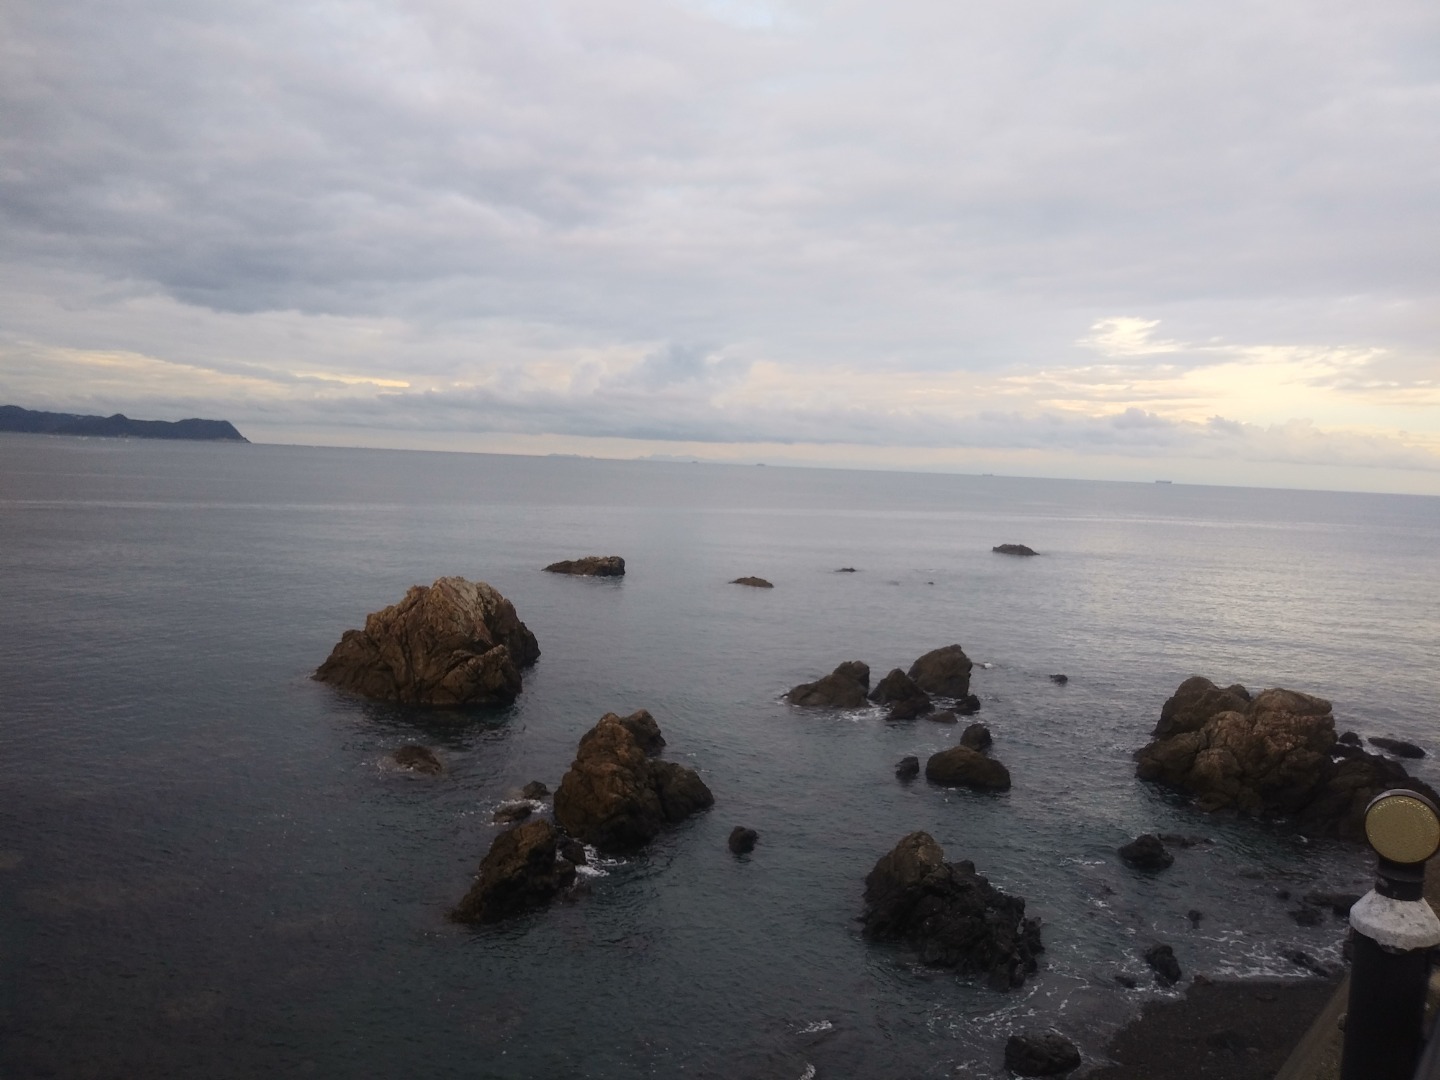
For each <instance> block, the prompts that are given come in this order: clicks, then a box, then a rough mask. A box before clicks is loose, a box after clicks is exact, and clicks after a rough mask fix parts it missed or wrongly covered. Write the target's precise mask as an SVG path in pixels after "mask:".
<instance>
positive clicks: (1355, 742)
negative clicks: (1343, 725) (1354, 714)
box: [1335, 731, 1360, 746]
mask: <svg viewBox="0 0 1440 1080" xmlns="http://www.w3.org/2000/svg"><path fill="white" fill-rule="evenodd" d="M1335 741H1336V742H1340V743H1344V744H1345V745H1346V746H1359V745H1360V736H1359V735H1356V734H1355V732H1353V731H1346V732H1342V733H1341V734H1340V736H1339V737H1338V738H1337V739H1336V740H1335Z"/></svg>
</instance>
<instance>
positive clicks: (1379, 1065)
mask: <svg viewBox="0 0 1440 1080" xmlns="http://www.w3.org/2000/svg"><path fill="white" fill-rule="evenodd" d="M1385 800H1388V805H1387V806H1383V807H1381V813H1379V814H1376V815H1375V816H1374V821H1375V822H1376V824H1375V826H1374V827H1372V825H1371V823H1370V814H1371V810H1374V809H1375V808H1376V807H1377V806H1381V804H1382V801H1385ZM1366 814H1367V825H1366V835H1367V838H1368V839H1369V840H1370V843H1371V845H1372V846H1373V847H1374V848H1375V849H1376V851H1377V853H1378V854H1379V855H1380V865H1379V873H1378V875H1377V877H1376V881H1375V888H1374V889H1373V890H1371V891H1370V892H1368V893H1366V894H1365V895H1364V896H1363V897H1361V898H1360V900H1359V901H1358V902H1357V903H1356V904H1355V906H1354V907H1352V908H1351V909H1350V927H1351V929H1352V930H1353V931H1354V933H1353V934H1352V938H1351V940H1352V941H1353V943H1354V949H1355V955H1354V960H1353V965H1352V967H1351V969H1350V1003H1349V1012H1348V1013H1347V1015H1346V1019H1345V1048H1344V1051H1343V1052H1342V1055H1341V1059H1340V1080H1411V1077H1412V1076H1413V1075H1414V1071H1415V1062H1416V1060H1417V1059H1418V1058H1419V1056H1420V1049H1421V1042H1422V1028H1423V1025H1424V1019H1425V994H1426V989H1427V987H1428V985H1429V981H1430V951H1431V950H1432V949H1434V948H1435V947H1436V946H1437V945H1440V918H1436V915H1435V912H1434V911H1433V910H1432V909H1431V907H1430V905H1429V903H1427V902H1426V901H1425V899H1424V896H1423V891H1424V890H1423V887H1424V873H1425V860H1426V859H1428V858H1429V857H1430V855H1432V854H1433V853H1434V850H1435V846H1434V843H1433V840H1434V839H1435V838H1440V813H1437V812H1436V810H1435V808H1434V807H1433V806H1431V805H1430V803H1429V801H1428V800H1427V799H1424V798H1423V797H1422V796H1419V795H1416V794H1415V793H1414V792H1410V791H1388V792H1384V793H1382V794H1381V795H1379V796H1377V797H1376V799H1375V800H1374V801H1373V802H1372V803H1371V804H1370V807H1369V808H1368V809H1367V810H1366ZM1387 815H1388V816H1387ZM1427 819H1428V820H1427ZM1387 830H1388V831H1387ZM1396 854H1399V855H1401V856H1402V859H1403V861H1401V860H1397V859H1396V858H1394V856H1395V855H1396ZM1387 855H1389V856H1391V857H1389V858H1387V857H1386V856H1387Z"/></svg>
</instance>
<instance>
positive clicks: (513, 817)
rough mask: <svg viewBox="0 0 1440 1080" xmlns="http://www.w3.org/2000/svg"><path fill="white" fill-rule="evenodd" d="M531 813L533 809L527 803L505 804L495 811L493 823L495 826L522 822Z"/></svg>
mask: <svg viewBox="0 0 1440 1080" xmlns="http://www.w3.org/2000/svg"><path fill="white" fill-rule="evenodd" d="M533 811H534V807H532V806H531V805H530V804H529V803H523V802H517V803H506V804H505V805H504V806H502V807H500V808H499V809H498V810H496V811H495V817H494V821H495V824H496V825H511V824H514V823H515V822H517V821H524V820H525V819H526V818H528V817H529V816H530V815H531V813H532V812H533Z"/></svg>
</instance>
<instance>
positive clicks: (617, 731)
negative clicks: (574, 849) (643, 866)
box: [555, 709, 715, 851]
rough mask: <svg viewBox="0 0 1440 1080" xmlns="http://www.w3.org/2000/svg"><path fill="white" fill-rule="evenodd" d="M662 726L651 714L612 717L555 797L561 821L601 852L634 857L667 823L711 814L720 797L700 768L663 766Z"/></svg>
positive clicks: (592, 735)
mask: <svg viewBox="0 0 1440 1080" xmlns="http://www.w3.org/2000/svg"><path fill="white" fill-rule="evenodd" d="M664 745H665V740H664V737H663V736H661V734H660V728H659V725H657V724H656V723H655V720H654V718H653V717H652V716H651V715H650V714H649V713H648V712H645V711H644V710H643V709H642V710H641V711H640V712H637V713H634V714H632V715H630V716H626V717H620V716H616V715H615V714H614V713H606V714H605V715H604V716H603V717H601V719H600V722H599V723H598V724H596V725H595V726H594V727H593V728H592V729H591V730H590V731H588V732H586V733H585V735H584V736H583V737H582V738H581V740H580V746H579V748H578V750H577V751H576V755H575V761H574V763H573V764H572V765H571V766H570V769H569V771H568V772H566V773H565V776H564V778H563V779H562V780H561V781H560V787H559V788H558V789H557V790H556V792H555V820H556V821H557V822H559V823H560V825H561V826H562V827H563V828H564V829H565V831H566V832H567V833H569V834H570V835H571V836H573V837H575V838H577V839H579V840H583V841H585V842H586V843H588V844H594V845H595V846H596V847H597V848H599V849H600V850H601V851H633V850H635V849H636V848H639V847H642V846H643V845H645V844H647V843H649V842H650V841H651V840H652V839H653V838H654V837H655V836H656V834H658V833H659V832H660V829H661V827H662V826H663V825H665V824H667V823H674V822H678V821H681V820H683V819H685V818H686V817H689V816H690V815H691V814H693V813H695V812H696V811H698V810H703V809H705V808H706V807H708V806H711V805H712V804H713V803H714V802H715V797H714V796H713V795H712V794H711V793H710V789H709V788H707V787H706V786H705V783H704V781H703V780H701V779H700V777H699V776H698V775H697V774H696V773H695V771H694V770H693V769H687V768H685V767H684V766H682V765H676V764H674V763H673V762H668V761H659V760H657V759H655V758H653V757H651V754H653V753H655V752H656V751H658V750H659V749H660V748H661V747H662V746H664Z"/></svg>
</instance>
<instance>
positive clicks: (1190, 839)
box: [1159, 832, 1215, 848]
mask: <svg viewBox="0 0 1440 1080" xmlns="http://www.w3.org/2000/svg"><path fill="white" fill-rule="evenodd" d="M1159 836H1160V841H1161V843H1163V844H1165V845H1166V846H1167V847H1178V848H1192V847H1194V846H1195V845H1197V844H1213V843H1214V842H1215V841H1214V840H1211V839H1210V837H1208V836H1181V835H1180V834H1179V833H1173V832H1162V833H1160V834H1159Z"/></svg>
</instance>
